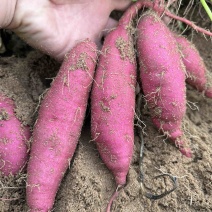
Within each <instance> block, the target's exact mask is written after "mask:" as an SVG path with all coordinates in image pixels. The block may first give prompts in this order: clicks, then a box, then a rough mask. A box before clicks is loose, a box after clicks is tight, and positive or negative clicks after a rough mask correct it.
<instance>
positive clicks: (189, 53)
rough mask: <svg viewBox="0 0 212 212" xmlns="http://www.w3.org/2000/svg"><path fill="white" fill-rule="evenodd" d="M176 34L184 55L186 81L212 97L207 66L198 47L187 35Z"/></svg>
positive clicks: (211, 86)
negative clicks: (207, 76)
mask: <svg viewBox="0 0 212 212" xmlns="http://www.w3.org/2000/svg"><path fill="white" fill-rule="evenodd" d="M174 36H175V39H176V41H177V43H178V46H179V49H180V51H181V52H182V55H183V56H182V61H183V64H184V65H185V67H186V72H187V78H186V82H187V83H188V84H190V85H191V86H192V87H194V88H196V89H197V90H198V91H200V92H204V93H205V95H206V96H207V97H209V98H212V85H210V86H209V85H208V82H207V78H206V72H207V68H206V66H205V64H204V61H203V59H202V58H201V56H200V54H199V52H198V50H197V48H196V47H195V46H194V45H193V44H192V43H191V42H190V41H189V40H187V39H186V38H185V37H183V36H179V35H176V34H175V35H174Z"/></svg>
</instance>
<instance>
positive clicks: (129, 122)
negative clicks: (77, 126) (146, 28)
mask: <svg viewBox="0 0 212 212" xmlns="http://www.w3.org/2000/svg"><path fill="white" fill-rule="evenodd" d="M126 24H127V25H126ZM128 27H129V28H130V24H129V21H127V20H125V19H124V20H122V21H120V22H119V25H118V27H117V28H116V29H114V30H113V31H111V32H110V33H109V34H108V35H107V37H106V38H105V41H104V45H103V48H102V52H101V55H100V59H99V63H98V66H97V70H96V74H95V82H94V84H93V89H92V93H91V134H92V138H93V140H94V141H95V142H96V144H97V148H98V151H99V153H100V156H101V158H102V160H103V161H104V163H105V164H106V166H107V167H108V168H109V170H111V172H112V173H113V175H114V177H115V181H116V184H117V185H124V184H125V183H126V176H127V173H128V171H129V166H130V162H131V158H132V154H133V144H134V131H133V128H134V127H133V126H134V122H133V121H134V108H135V82H136V62H135V52H134V48H133V41H132V38H131V36H130V32H129V31H127V28H128ZM129 28H128V29H129Z"/></svg>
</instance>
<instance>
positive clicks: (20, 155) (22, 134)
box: [0, 94, 30, 176]
mask: <svg viewBox="0 0 212 212" xmlns="http://www.w3.org/2000/svg"><path fill="white" fill-rule="evenodd" d="M14 109H15V104H14V102H13V100H12V99H10V98H8V97H6V96H5V95H3V94H0V172H1V173H2V174H3V175H4V176H8V175H9V174H12V175H15V174H17V173H18V172H19V171H20V170H21V169H22V168H23V167H24V166H25V165H26V162H27V157H28V153H27V151H28V148H27V141H28V140H29V138H30V129H29V127H26V126H23V125H22V124H21V121H20V120H19V119H18V118H17V117H16V115H15V112H14Z"/></svg>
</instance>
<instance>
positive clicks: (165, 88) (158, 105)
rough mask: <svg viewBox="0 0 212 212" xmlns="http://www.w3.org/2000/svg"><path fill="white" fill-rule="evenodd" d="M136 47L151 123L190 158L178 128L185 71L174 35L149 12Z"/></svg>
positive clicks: (140, 26) (183, 104)
mask: <svg viewBox="0 0 212 212" xmlns="http://www.w3.org/2000/svg"><path fill="white" fill-rule="evenodd" d="M137 48H138V57H139V63H140V79H141V83H142V88H143V92H144V95H145V98H146V100H147V105H148V107H149V109H150V111H151V115H152V120H153V123H154V125H155V126H156V127H157V128H158V129H160V130H161V131H163V133H164V134H165V135H167V136H168V137H169V138H170V139H171V140H172V141H174V142H175V144H176V146H178V147H179V150H180V151H181V153H182V154H183V155H185V156H187V157H191V151H190V149H189V148H186V147H185V141H184V140H183V132H182V129H181V128H182V120H183V117H184V115H185V111H186V86H185V68H184V66H183V63H182V60H181V54H180V52H179V50H178V46H177V42H176V40H175V38H174V36H173V34H172V33H171V31H170V30H169V28H168V27H167V26H166V25H165V24H164V23H163V22H162V21H161V19H160V18H159V16H158V15H157V14H156V13H154V12H152V11H148V12H146V13H145V14H143V15H142V17H141V18H140V21H139V23H138V40H137Z"/></svg>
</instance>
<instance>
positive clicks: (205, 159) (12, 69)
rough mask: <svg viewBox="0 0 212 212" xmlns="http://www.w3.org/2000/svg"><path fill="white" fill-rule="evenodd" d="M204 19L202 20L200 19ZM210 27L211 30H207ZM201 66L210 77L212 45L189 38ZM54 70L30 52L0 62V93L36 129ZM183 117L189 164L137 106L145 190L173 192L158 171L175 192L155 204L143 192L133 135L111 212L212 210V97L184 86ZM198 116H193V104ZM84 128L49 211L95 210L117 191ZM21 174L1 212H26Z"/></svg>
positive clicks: (0, 185) (6, 189) (5, 188)
mask: <svg viewBox="0 0 212 212" xmlns="http://www.w3.org/2000/svg"><path fill="white" fill-rule="evenodd" d="M201 21H202V20H201ZM209 26H211V25H210V24H209ZM190 38H192V41H193V42H194V44H195V45H196V47H197V48H198V49H199V51H200V54H201V55H202V57H203V58H204V61H205V63H206V66H207V68H208V70H210V72H212V42H211V40H206V39H205V38H204V37H203V36H200V34H194V33H193V34H192V36H190ZM58 67H59V64H57V63H56V62H55V61H54V60H52V59H50V58H49V57H48V56H45V55H43V54H41V53H39V52H37V51H35V50H33V51H30V52H29V53H28V54H27V57H25V58H18V57H15V56H11V57H1V58H0V92H4V93H5V94H6V95H8V96H10V97H11V98H13V99H14V100H15V103H16V106H17V110H16V113H17V116H18V117H19V118H20V119H21V120H22V122H23V123H24V124H28V125H29V126H31V128H33V124H34V122H35V120H36V117H37V112H36V111H37V109H38V107H37V106H38V105H39V102H40V100H41V96H42V95H43V94H44V92H45V90H46V89H47V88H48V87H49V85H50V82H51V80H52V78H53V77H54V76H55V75H56V73H57V70H58ZM176 89H177V88H176ZM187 101H188V104H187V112H186V117H185V121H184V127H183V128H184V131H185V135H186V137H187V140H188V142H189V143H190V146H191V148H192V151H193V158H192V159H187V158H185V157H183V156H182V155H181V154H180V152H179V151H178V150H177V149H176V148H175V146H174V145H173V144H172V143H171V142H169V141H168V140H164V139H165V138H164V137H161V135H160V134H159V133H158V131H157V130H156V129H155V128H154V126H153V124H152V123H151V119H150V114H149V112H148V110H147V109H146V108H142V109H141V110H142V116H141V120H142V121H143V122H144V123H145V125H146V128H145V129H144V131H145V134H144V159H143V169H144V175H145V184H146V185H147V186H149V187H152V188H153V189H154V192H156V193H161V192H163V191H165V190H166V189H169V188H170V187H171V181H170V179H169V178H167V177H166V178H159V179H157V180H154V179H153V177H155V176H156V175H158V174H161V172H165V173H169V174H171V175H173V176H176V177H177V180H178V188H177V189H176V190H175V191H174V192H172V193H171V194H169V195H168V196H166V197H164V198H162V199H160V200H149V199H147V198H146V197H145V196H144V195H143V194H142V192H141V190H140V183H139V151H140V141H139V139H138V136H137V135H135V146H134V156H133V160H132V165H131V167H130V171H129V174H128V178H127V185H126V187H125V188H124V189H123V190H121V192H120V195H119V197H118V198H117V200H116V201H115V202H114V204H113V207H112V209H113V210H112V211H114V212H121V211H122V212H128V211H130V212H137V211H145V212H149V211H158V212H162V211H180V212H181V211H183V212H186V211H212V157H211V156H212V139H211V135H212V99H207V98H205V97H204V96H203V95H202V94H201V93H199V92H197V91H196V90H194V89H193V88H191V87H190V86H187ZM193 103H195V105H196V106H197V107H198V110H197V109H196V110H195V105H194V104H193ZM89 109H90V108H89V107H88V112H87V117H86V120H85V124H84V127H83V130H82V135H81V138H80V140H79V145H78V148H77V150H76V154H75V156H74V158H73V160H72V164H71V166H70V168H69V169H68V170H67V173H66V175H65V177H64V179H63V181H62V183H61V186H60V189H59V191H58V194H57V197H56V201H55V205H54V209H53V211H54V212H75V211H80V212H83V211H86V212H100V211H105V208H106V205H107V203H108V200H109V198H110V196H111V195H112V193H113V192H114V190H115V188H116V187H115V183H114V179H113V176H112V175H111V173H110V172H109V171H108V169H107V168H106V166H105V165H104V164H103V162H102V161H101V159H100V157H99V154H98V152H97V149H96V147H95V144H94V143H93V142H92V141H91V138H90V126H89V125H90V124H89V119H90V115H89V114H90V112H89ZM25 180H26V172H24V173H22V174H20V175H19V176H16V177H15V178H13V177H8V178H3V177H1V178H0V211H1V212H6V211H9V212H12V211H14V212H20V211H21V212H25V211H27V210H28V209H27V206H26V202H25Z"/></svg>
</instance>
